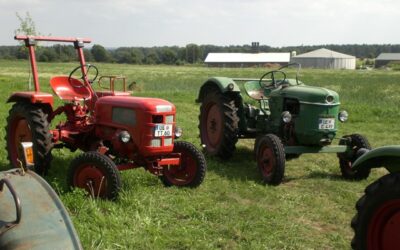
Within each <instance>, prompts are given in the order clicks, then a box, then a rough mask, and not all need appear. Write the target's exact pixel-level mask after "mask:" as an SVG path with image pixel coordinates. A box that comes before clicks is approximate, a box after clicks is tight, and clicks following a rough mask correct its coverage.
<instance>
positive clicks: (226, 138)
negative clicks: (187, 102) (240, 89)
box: [199, 90, 239, 159]
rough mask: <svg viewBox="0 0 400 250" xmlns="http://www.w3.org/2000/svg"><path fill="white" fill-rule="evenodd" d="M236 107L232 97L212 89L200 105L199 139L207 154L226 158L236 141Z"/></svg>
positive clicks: (230, 153) (233, 149)
mask: <svg viewBox="0 0 400 250" xmlns="http://www.w3.org/2000/svg"><path fill="white" fill-rule="evenodd" d="M236 111H237V108H236V106H235V100H234V98H233V97H231V96H229V95H226V94H222V93H221V92H219V91H218V90H212V91H210V92H209V93H207V94H206V96H205V98H204V100H203V102H202V105H201V107H200V116H199V120H200V124H199V129H200V139H201V143H202V145H204V146H205V151H206V153H207V154H209V155H212V156H214V155H216V156H219V157H221V158H222V159H228V158H230V157H231V156H232V154H233V152H234V151H235V145H236V142H237V141H238V131H239V129H238V123H239V117H238V116H237V113H236Z"/></svg>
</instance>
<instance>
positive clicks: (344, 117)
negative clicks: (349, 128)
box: [338, 110, 349, 122]
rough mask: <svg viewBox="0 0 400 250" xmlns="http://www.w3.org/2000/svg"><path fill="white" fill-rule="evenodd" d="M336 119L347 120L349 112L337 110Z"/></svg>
mask: <svg viewBox="0 0 400 250" xmlns="http://www.w3.org/2000/svg"><path fill="white" fill-rule="evenodd" d="M338 119H339V121H341V122H345V121H347V119H349V114H348V113H347V111H345V110H342V111H340V112H339V117H338Z"/></svg>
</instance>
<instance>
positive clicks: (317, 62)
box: [291, 57, 356, 69]
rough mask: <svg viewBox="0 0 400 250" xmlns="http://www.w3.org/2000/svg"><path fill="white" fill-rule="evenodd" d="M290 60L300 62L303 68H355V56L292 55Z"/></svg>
mask: <svg viewBox="0 0 400 250" xmlns="http://www.w3.org/2000/svg"><path fill="white" fill-rule="evenodd" d="M291 62H296V63H300V64H301V67H303V68H319V69H355V68H356V59H355V58H301V57H298V58H296V57H293V58H292V59H291Z"/></svg>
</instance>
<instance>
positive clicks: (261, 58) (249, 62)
mask: <svg viewBox="0 0 400 250" xmlns="http://www.w3.org/2000/svg"><path fill="white" fill-rule="evenodd" d="M204 62H205V63H206V64H207V66H211V67H254V66H258V67H264V66H267V65H268V64H279V65H286V64H288V63H289V62H290V53H289V52H283V53H208V55H207V57H206V59H205V60H204Z"/></svg>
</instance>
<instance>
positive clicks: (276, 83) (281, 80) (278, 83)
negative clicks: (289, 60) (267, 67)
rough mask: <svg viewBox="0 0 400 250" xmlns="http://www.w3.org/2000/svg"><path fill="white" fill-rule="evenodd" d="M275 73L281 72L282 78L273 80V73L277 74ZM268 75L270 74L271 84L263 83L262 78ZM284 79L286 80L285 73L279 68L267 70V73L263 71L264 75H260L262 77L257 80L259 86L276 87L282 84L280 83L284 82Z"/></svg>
mask: <svg viewBox="0 0 400 250" xmlns="http://www.w3.org/2000/svg"><path fill="white" fill-rule="evenodd" d="M277 73H279V74H281V75H282V79H279V80H275V75H276V74H277ZM268 75H271V81H272V82H271V83H272V84H271V85H270V84H265V83H263V79H264V78H265V77H266V76H268ZM285 80H286V73H285V72H283V71H281V70H272V71H269V72H267V73H265V74H264V75H262V77H261V78H260V80H259V82H258V83H259V84H260V86H261V87H262V88H268V87H269V88H271V87H273V88H276V87H278V85H280V84H282V83H284V82H285Z"/></svg>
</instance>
